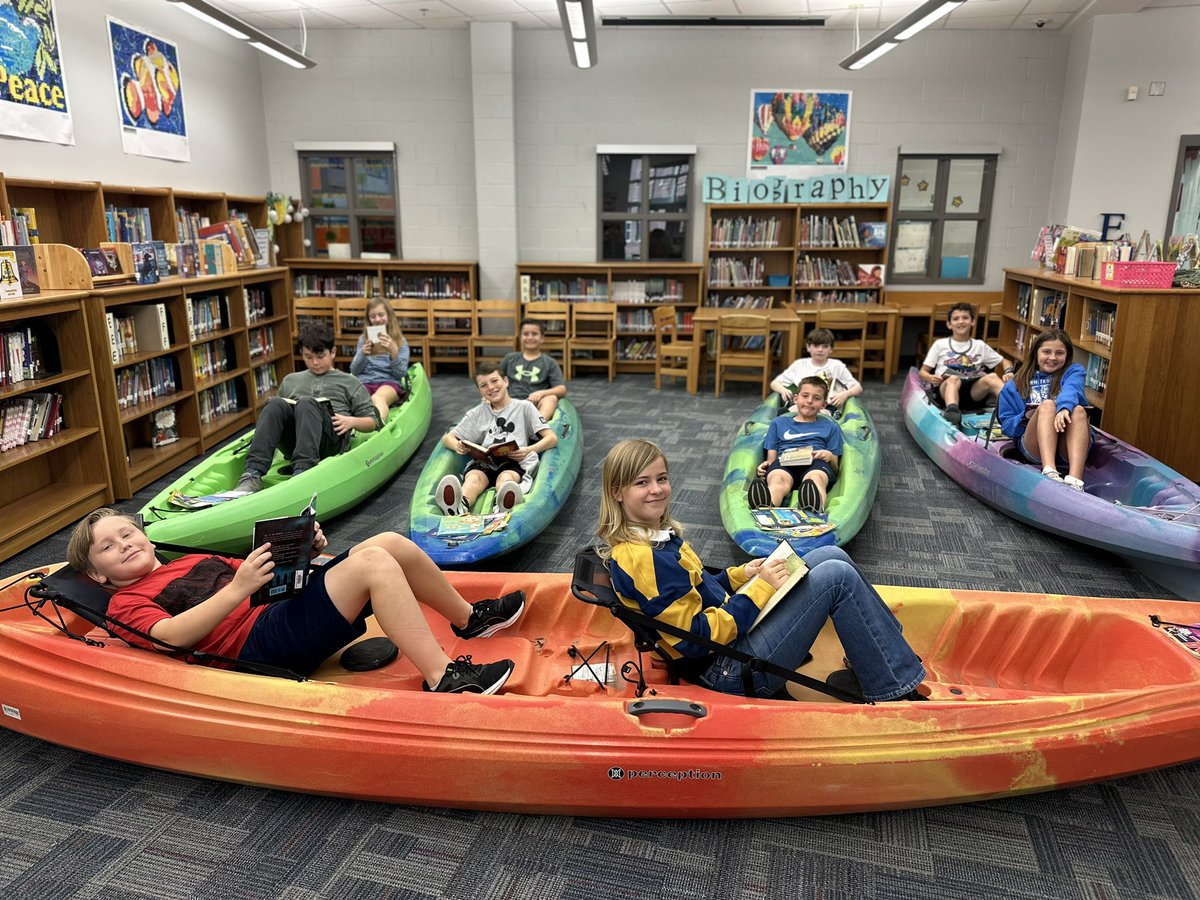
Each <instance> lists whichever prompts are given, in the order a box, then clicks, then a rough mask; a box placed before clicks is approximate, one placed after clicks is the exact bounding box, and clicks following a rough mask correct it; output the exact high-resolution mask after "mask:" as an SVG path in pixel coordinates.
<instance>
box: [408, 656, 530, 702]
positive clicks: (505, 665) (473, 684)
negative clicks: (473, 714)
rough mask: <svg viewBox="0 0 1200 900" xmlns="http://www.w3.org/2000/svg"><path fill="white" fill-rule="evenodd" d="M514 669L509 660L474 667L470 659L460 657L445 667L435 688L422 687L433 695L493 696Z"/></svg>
mask: <svg viewBox="0 0 1200 900" xmlns="http://www.w3.org/2000/svg"><path fill="white" fill-rule="evenodd" d="M515 667H516V664H515V663H514V662H513V661H512V660H511V659H501V660H498V661H497V662H493V663H483V664H481V665H476V664H475V663H473V662H471V657H469V656H460V657H458V659H455V660H453V661H452V662H451V663H450V665H448V666H446V674H445V675H443V676H442V680H441V681H439V682H438V683H437V687H433V688H431V687H430V686H429V685H428V684H422V687H423V688H424V689H425V690H427V691H432V692H433V693H435V694H494V693H496V691H498V690H500V688H502V687H504V682H506V681H508V676H510V675H511V674H512V673H513V669H514V668H515Z"/></svg>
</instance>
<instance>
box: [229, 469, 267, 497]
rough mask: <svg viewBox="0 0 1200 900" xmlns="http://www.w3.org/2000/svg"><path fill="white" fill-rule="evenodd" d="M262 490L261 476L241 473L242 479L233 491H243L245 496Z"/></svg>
mask: <svg viewBox="0 0 1200 900" xmlns="http://www.w3.org/2000/svg"><path fill="white" fill-rule="evenodd" d="M262 488H263V483H262V476H261V475H256V474H254V473H253V472H243V473H242V477H241V478H239V479H238V483H237V487H236V488H234V490H238V491H245V492H246V493H247V494H255V493H257V492H259V491H261V490H262Z"/></svg>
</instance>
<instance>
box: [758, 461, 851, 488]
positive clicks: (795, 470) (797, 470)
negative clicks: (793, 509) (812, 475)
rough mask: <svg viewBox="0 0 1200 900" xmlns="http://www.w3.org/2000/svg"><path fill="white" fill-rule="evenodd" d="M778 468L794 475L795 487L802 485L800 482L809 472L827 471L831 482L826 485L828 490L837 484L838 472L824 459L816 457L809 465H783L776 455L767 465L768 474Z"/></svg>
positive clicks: (793, 484)
mask: <svg viewBox="0 0 1200 900" xmlns="http://www.w3.org/2000/svg"><path fill="white" fill-rule="evenodd" d="M776 469H783V471H785V472H787V473H788V474H789V475H791V476H792V482H793V483H792V487H794V488H798V487H800V482H801V481H803V480H804V476H805V475H807V474H808V473H809V472H824V473H825V475H826V476H827V477H828V478H829V484H828V485H827V486H826V490H827V491H828V490H831V489H832V488H833V486H834V485H835V484H837V473H836V472H834V471H833V466H831V465H829V463H827V462H825V460H823V459H814V460H813V461H812V462H811V463H809V464H808V465H807V466H782V465H780V464H779V458H778V457H776V458H775V462H773V463H771V465H769V466H767V474H768V475H770V474H771V473H772V472H774V471H775V470H776Z"/></svg>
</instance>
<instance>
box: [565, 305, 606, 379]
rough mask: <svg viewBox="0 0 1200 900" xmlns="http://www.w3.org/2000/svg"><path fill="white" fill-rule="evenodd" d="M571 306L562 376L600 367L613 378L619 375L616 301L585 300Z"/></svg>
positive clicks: (566, 376) (569, 376)
mask: <svg viewBox="0 0 1200 900" xmlns="http://www.w3.org/2000/svg"><path fill="white" fill-rule="evenodd" d="M570 306H571V334H570V336H569V337H568V338H567V352H566V356H565V357H564V359H563V377H564V378H571V377H572V376H573V375H574V373H575V370H576V369H585V368H592V369H597V368H599V369H604V370H605V371H607V372H608V380H609V381H612V380H613V378H615V377H616V374H617V304H615V303H608V302H582V303H572V304H570ZM578 353H583V354H586V355H584V356H577V355H576V354H578Z"/></svg>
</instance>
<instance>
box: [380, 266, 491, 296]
mask: <svg viewBox="0 0 1200 900" xmlns="http://www.w3.org/2000/svg"><path fill="white" fill-rule="evenodd" d="M383 296H385V297H387V298H388V299H389V300H399V299H401V298H403V297H411V298H414V299H417V300H470V299H471V279H470V278H465V277H463V276H462V275H399V274H389V273H387V272H385V273H384V275H383Z"/></svg>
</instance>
